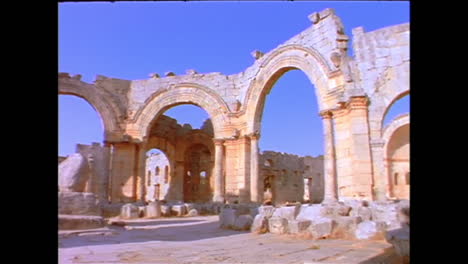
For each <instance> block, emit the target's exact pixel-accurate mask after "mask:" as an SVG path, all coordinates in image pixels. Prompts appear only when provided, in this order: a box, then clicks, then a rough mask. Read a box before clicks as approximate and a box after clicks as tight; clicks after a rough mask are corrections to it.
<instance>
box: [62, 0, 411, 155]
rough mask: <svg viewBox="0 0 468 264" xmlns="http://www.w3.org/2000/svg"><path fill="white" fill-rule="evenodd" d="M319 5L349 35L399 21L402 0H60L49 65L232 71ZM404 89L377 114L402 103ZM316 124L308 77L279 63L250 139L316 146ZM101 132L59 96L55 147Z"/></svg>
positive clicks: (199, 116) (192, 113)
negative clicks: (54, 58) (255, 135)
mask: <svg viewBox="0 0 468 264" xmlns="http://www.w3.org/2000/svg"><path fill="white" fill-rule="evenodd" d="M328 7H331V8H334V9H335V10H336V13H337V14H338V16H340V17H341V19H342V21H343V24H344V26H345V31H346V34H347V35H348V36H350V37H351V36H352V34H351V30H352V29H353V28H356V27H360V26H362V27H364V30H365V31H372V30H375V29H379V28H382V27H387V26H391V25H395V24H401V23H407V22H409V3H408V2H382V1H378V2H366V1H363V2H312V1H304V2H300V1H294V2H290V1H271V2H247V1H246V2H240V1H232V2H210V1H208V2H139V3H138V2H123V3H120V2H119V3H108V2H102V3H99V2H98V3H84V2H83V3H60V4H59V30H58V33H59V71H60V72H69V73H71V74H81V75H83V78H82V79H83V80H84V81H86V82H92V81H94V79H95V76H96V75H97V74H100V75H105V76H109V77H115V78H121V79H128V80H136V79H146V78H148V74H150V73H152V72H157V73H159V74H160V75H163V74H164V73H165V72H167V71H173V72H175V73H176V74H185V71H186V70H187V69H195V70H197V71H198V72H201V73H207V72H221V73H223V74H236V73H239V72H241V71H243V70H245V69H246V68H247V67H249V66H250V65H252V64H253V60H254V59H253V58H252V56H251V55H250V53H251V51H253V50H255V49H258V50H261V51H263V52H268V51H270V50H272V49H274V48H276V47H277V46H278V45H279V44H281V43H283V42H285V41H286V40H288V39H290V38H291V37H293V36H295V35H296V34H298V33H300V32H301V31H303V30H305V29H306V28H307V27H309V26H310V25H311V22H310V21H309V20H308V18H307V16H308V15H309V14H311V13H313V12H317V11H321V10H323V9H325V8H328ZM350 50H351V46H350ZM350 55H352V54H351V53H350ZM291 91H294V92H291ZM408 97H409V96H407V97H406V98H404V99H402V100H400V101H398V102H397V103H396V104H395V105H394V107H393V108H392V109H391V111H390V112H389V114H388V116H387V119H392V118H393V117H395V116H396V115H398V114H400V113H404V112H408V111H409V100H408ZM286 105H287V107H285V106H286ZM165 114H167V115H170V116H172V117H175V118H176V119H177V120H178V121H179V123H190V124H192V126H193V127H194V128H198V127H200V126H201V124H202V123H203V121H204V120H205V119H206V118H208V115H207V114H206V112H205V111H204V110H202V109H200V108H198V107H195V106H190V105H182V106H177V107H174V108H172V109H169V110H168V111H167V112H166V113H165ZM386 122H388V120H387V121H386ZM322 133H323V130H322V124H321V121H320V119H319V117H318V114H317V99H316V97H315V93H314V88H313V85H312V84H311V83H310V81H309V80H308V79H307V77H306V76H305V74H304V73H302V72H300V71H291V72H288V73H286V74H285V75H284V76H283V77H282V78H280V79H279V81H278V82H277V83H276V85H275V86H274V87H273V89H272V92H271V93H270V95H269V96H268V99H267V102H266V105H265V112H264V114H263V122H262V137H261V139H260V149H261V150H262V151H263V150H275V151H283V152H288V153H294V154H298V155H313V156H316V155H318V154H322V153H323V138H322ZM102 139H103V128H102V121H101V120H100V117H99V115H98V114H97V113H96V112H95V111H94V110H93V109H92V108H91V106H90V105H89V104H87V103H86V102H85V101H84V100H82V99H80V98H77V97H73V96H63V95H62V96H59V154H60V155H63V156H65V155H69V154H71V153H73V152H74V151H75V145H76V144H77V143H82V144H90V143H91V142H102Z"/></svg>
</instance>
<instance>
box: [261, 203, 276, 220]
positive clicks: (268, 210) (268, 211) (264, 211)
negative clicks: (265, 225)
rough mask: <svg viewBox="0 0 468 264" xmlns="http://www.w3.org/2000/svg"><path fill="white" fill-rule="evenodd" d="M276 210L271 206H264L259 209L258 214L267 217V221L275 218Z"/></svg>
mask: <svg viewBox="0 0 468 264" xmlns="http://www.w3.org/2000/svg"><path fill="white" fill-rule="evenodd" d="M275 210H276V208H275V207H274V206H271V205H264V206H260V207H259V208H258V213H259V214H260V215H263V216H265V217H266V218H267V219H268V218H270V217H272V216H273V213H274V212H275Z"/></svg>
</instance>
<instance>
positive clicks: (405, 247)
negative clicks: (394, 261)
mask: <svg viewBox="0 0 468 264" xmlns="http://www.w3.org/2000/svg"><path fill="white" fill-rule="evenodd" d="M385 240H387V242H388V243H390V244H392V245H393V247H394V248H395V252H396V253H397V254H398V255H399V256H402V257H409V247H410V245H409V240H410V229H409V226H405V227H402V228H398V229H393V230H390V231H388V232H387V233H386V234H385Z"/></svg>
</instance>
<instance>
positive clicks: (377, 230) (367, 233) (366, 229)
mask: <svg viewBox="0 0 468 264" xmlns="http://www.w3.org/2000/svg"><path fill="white" fill-rule="evenodd" d="M385 229H386V224H385V223H384V222H375V221H364V222H361V223H359V224H358V226H357V228H356V232H355V237H356V238H357V239H361V240H368V239H375V238H376V236H378V235H383V234H384V232H385Z"/></svg>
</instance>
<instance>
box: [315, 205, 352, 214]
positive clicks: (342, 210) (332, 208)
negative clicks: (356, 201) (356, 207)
mask: <svg viewBox="0 0 468 264" xmlns="http://www.w3.org/2000/svg"><path fill="white" fill-rule="evenodd" d="M350 211H351V206H348V205H345V204H342V203H333V204H325V205H323V207H322V211H321V212H322V215H324V216H330V217H337V216H349V213H350Z"/></svg>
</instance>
